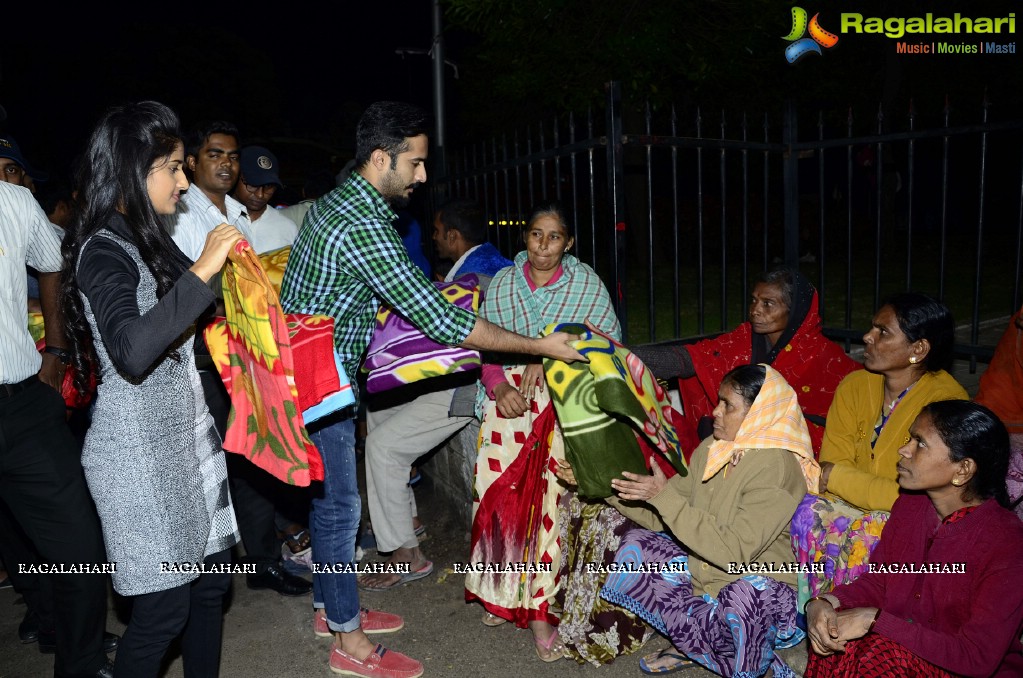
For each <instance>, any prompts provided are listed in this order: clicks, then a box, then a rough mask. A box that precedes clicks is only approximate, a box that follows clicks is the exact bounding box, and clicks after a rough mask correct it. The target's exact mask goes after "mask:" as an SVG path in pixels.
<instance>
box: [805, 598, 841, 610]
mask: <svg viewBox="0 0 1023 678" xmlns="http://www.w3.org/2000/svg"><path fill="white" fill-rule="evenodd" d="M815 600H823V601H824V602H825V603H827V604H828V605H831V607H832V609H834V607H835V604H834V603H832V602H831V601H830V600H828V599H827V598H825V597H824V596H814V597H813V598H811V599H810V600H808V601H806V605H804V606H803V614H806V608H808V607H810V603H812V602H813V601H815Z"/></svg>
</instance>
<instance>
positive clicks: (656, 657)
mask: <svg viewBox="0 0 1023 678" xmlns="http://www.w3.org/2000/svg"><path fill="white" fill-rule="evenodd" d="M663 659H668V660H671V663H670V664H667V665H665V666H662V667H661V668H653V667H651V666H650V663H653V662H658V661H661V660H663ZM648 660H649V662H650V663H647V661H648ZM695 663H696V662H694V661H693V660H692V659H690V658H689V657H687V656H685V655H684V654H679V653H678V652H676V651H675V648H673V647H666V648H664V649H663V650H661V651H660V652H654V653H651V654H648V655H647V656H645V657H643V658H642V659H640V660H639V670H640V671H642V672H643V673H645V674H647V675H651V676H655V675H657V676H659V675H664V674H667V673H677V672H679V671H682V670H683V669H688V668H689V667H690V666H692V665H693V664H695Z"/></svg>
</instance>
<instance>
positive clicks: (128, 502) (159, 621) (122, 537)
mask: <svg viewBox="0 0 1023 678" xmlns="http://www.w3.org/2000/svg"><path fill="white" fill-rule="evenodd" d="M183 164H184V151H183V146H182V143H181V136H180V133H179V131H178V119H177V116H176V115H175V114H174V112H173V111H171V110H170V109H169V108H167V107H166V106H164V105H162V104H159V103H156V102H152V101H145V102H141V103H136V104H128V105H125V106H119V107H116V108H113V109H111V110H109V111H108V112H107V113H106V114H105V115H104V116H103V117H102V118H101V119H100V121H99V123H98V124H97V126H96V128H95V130H94V131H93V133H92V136H91V137H90V139H89V143H88V147H87V149H86V151H85V154H84V156H83V157H82V159H81V161H80V165H79V168H78V173H77V177H76V179H77V181H76V183H77V191H78V194H77V205H76V218H75V220H74V223H73V224H72V226H71V228H70V230H69V232H68V236H67V238H66V239H65V240H64V245H63V255H64V279H63V292H64V295H63V304H64V312H65V318H66V321H65V322H66V324H67V330H68V332H67V334H68V339H69V343H70V349H71V354H72V362H73V364H74V366H75V367H76V368H77V369H78V374H80V375H85V374H88V371H87V370H86V369H84V368H85V364H86V362H87V360H89V359H90V358H91V359H94V360H95V361H96V366H97V368H98V372H99V377H100V383H99V387H98V392H97V398H96V405H95V411H94V413H93V421H92V426H91V428H90V429H89V432H88V434H87V436H86V439H85V446H84V450H83V453H82V466H83V467H84V468H85V476H86V480H87V481H88V484H89V491H90V492H91V494H92V496H93V499H94V501H95V503H96V508H97V510H98V512H99V515H100V521H101V523H102V526H103V536H104V541H105V543H106V549H107V557H108V559H109V560H110V561H112V562H115V563H116V564H117V570H116V572H115V573H114V575H113V583H114V589H115V590H116V591H117V592H118V593H120V594H121V595H124V596H130V597H132V598H133V609H132V614H131V620H130V621H129V623H128V628H127V630H126V631H125V634H124V638H123V640H122V641H121V644H120V647H119V649H118V652H117V659H116V661H115V664H114V673H115V675H116V676H122V677H126V678H127V677H129V676H130V677H131V678H145V677H147V676H156V675H157V673H158V671H159V668H160V663H161V660H162V659H163V656H164V654H165V652H166V650H167V647H168V646H169V645H170V643H171V641H172V640H173V639H174V638H175V637H176V636H178V635H179V634H180V633H181V632H182V631H183V632H184V636H183V641H182V651H183V658H184V668H185V675H186V676H189V677H190V678H191V677H194V676H215V675H217V674H218V671H219V663H220V641H221V627H222V612H223V611H222V599H223V596H224V593H226V591H227V589H228V587H229V585H230V574H229V573H227V572H213V573H203V574H200V572H199V570H200V569H213V570H215V569H217V568H215V567H210V566H213V565H220V566H221V568H223V566H224V565H226V564H229V563H230V548H231V546H233V545H234V544H235V543H237V541H238V536H237V531H238V530H237V524H236V522H235V517H234V511H233V508H232V506H231V498H230V492H229V490H228V485H227V472H226V469H225V465H224V454H223V450H222V449H221V445H220V444H221V441H220V439H219V437H218V436H217V433H216V431H215V430H214V428H213V420H212V419H211V417H210V414H209V411H208V410H207V408H206V403H205V400H204V399H203V395H202V387H201V385H200V382H199V375H198V373H197V372H196V369H195V362H194V359H193V348H192V345H193V339H194V333H195V321H196V319H197V318H198V317H199V316H200V315H201V314H202V313H203V312H204V311H206V309H207V308H208V307H209V306H210V305H211V304H212V303H213V301H214V295H213V292H212V290H211V289H210V288H209V287H208V286H207V284H206V283H207V281H208V280H209V279H210V278H211V277H213V276H214V275H215V274H216V273H217V272H218V271H219V270H220V269H221V267H222V266H223V264H224V261H225V259H226V257H227V253H228V251H229V250H230V248H231V247H233V246H234V244H235V243H236V242H237V241H238V240H239V239H241V234H240V233H239V232H238V231H237V230H236V229H235V228H234V227H232V226H228V225H226V224H222V225H220V226H218V227H217V228H216V229H214V230H213V231H211V232H210V234H209V235H208V237H207V239H206V246H205V248H204V250H203V252H202V254H201V255H200V256H199V259H198V260H197V261H196V262H194V263H193V262H191V261H189V260H188V259H187V258H186V257H185V256H184V255H183V254H182V253H181V251H180V250H179V249H178V248H177V247H176V246H175V245H174V243H173V242H172V241H171V238H170V236H169V235H168V234H167V233H166V232H165V231H164V230H163V229H162V228H161V225H160V224H161V222H160V216H161V215H165V214H173V213H174V211H175V210H176V209H177V204H178V201H179V198H180V195H181V192H182V191H184V190H186V189H187V188H188V180H187V179H186V178H185V176H184V173H183V169H182V166H183Z"/></svg>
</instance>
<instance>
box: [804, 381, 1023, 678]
mask: <svg viewBox="0 0 1023 678" xmlns="http://www.w3.org/2000/svg"><path fill="white" fill-rule="evenodd" d="M909 432H910V441H909V442H908V443H907V444H906V445H904V446H903V447H902V448H901V449H900V450H899V456H900V460H899V463H898V473H899V486H900V487H901V489H902V491H903V492H902V495H901V496H900V497H899V499H898V500H897V501H896V502H895V506H894V507H893V508H892V514H891V518H889V520H888V523H887V525H886V526H885V529H884V532H883V533H882V534H881V540H880V541H879V542H878V545H877V548H876V549H875V550H874V553H873V555H872V556H871V559H870V560H871V562H870V571H869V572H867V573H866V574H864V575H863V576H861V577H860V578H859V579H857V580H856V581H854V582H852V583H850V584H844V585H841V586H837V587H835V589H834V590H833V591H832V592H831V593H828V594H825V595H823V596H818V597H816V598H812V599H811V600H810V602H809V603H807V605H806V616H807V627H808V629H807V630H808V634H809V636H810V646H811V648H812V649H813V652H812V653H810V661H809V664H808V666H807V671H806V676H807V678H819V677H823V676H838V677H845V676H848V677H853V676H856V677H860V676H862V677H865V678H870V677H872V676H879V677H880V676H885V677H887V676H914V677H915V676H922V677H929V676H942V677H944V676H950V675H964V676H992V675H994V676H1020V675H1023V650H1021V646H1020V641H1019V637H1020V632H1021V631H1023V588H1021V587H1019V586H1018V585H1017V582H1019V581H1020V580H1021V579H1023V523H1021V522H1020V520H1019V519H1018V518H1017V517H1016V515H1015V514H1014V513H1012V512H1011V511H1009V510H1008V509H1007V508H1006V507H1007V506H1008V504H1009V499H1008V495H1007V492H1006V488H1005V476H1006V471H1007V469H1008V460H1009V436H1008V434H1007V433H1006V430H1005V427H1004V426H1003V425H1002V424H1001V422H999V421H998V419H997V418H996V417H995V416H994V414H992V412H991V411H990V410H988V409H987V408H986V407H984V406H983V405H978V404H977V403H971V402H968V401H964V400H945V401H938V402H933V403H931V404H929V405H927V406H925V407H924V408H923V410H921V412H920V414H919V416H917V418H916V421H915V422H914V423H913V425H912V426H911V427H910V429H909Z"/></svg>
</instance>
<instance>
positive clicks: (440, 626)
mask: <svg viewBox="0 0 1023 678" xmlns="http://www.w3.org/2000/svg"><path fill="white" fill-rule="evenodd" d="M1002 328H1004V323H1003V324H1002V325H1000V326H998V325H997V324H993V326H992V328H991V330H990V332H991V334H992V336H991V339H990V341H989V342H987V343H990V344H991V345H994V344H995V343H996V342H997V340H998V337H999V336H1000V335H1001V329H1002ZM985 339H986V337H985ZM983 368H984V365H983V364H980V365H978V370H977V372H976V373H974V374H970V373H969V368H968V365H967V364H966V363H958V364H957V365H956V368H955V370H954V372H955V374H956V377H957V378H958V379H959V380H960V382H961V383H962V384H963V385H964V386H965V387H966V388H967V390H968V391H969V392H970V394H971V395H972V394H973V393H975V392H976V384H977V380H978V379H979V376H980V373H981V372H982V371H983ZM426 470H427V473H428V472H429V467H428V466H427V468H426ZM417 498H418V499H419V506H420V510H421V513H422V517H423V518H424V520H425V522H426V524H427V526H428V534H429V535H430V537H429V539H428V540H427V541H426V542H425V544H424V549H425V550H426V551H427V554H428V556H429V557H430V558H432V559H433V560H434V562H435V564H436V567H437V569H436V572H435V574H434V575H433V576H432V577H430V578H428V579H425V580H421V581H418V582H414V583H412V584H410V585H407V586H405V587H403V588H401V589H398V590H394V591H390V592H387V593H366V594H363V598H362V600H363V604H364V605H366V606H370V607H379V608H382V609H386V610H388V611H391V612H397V613H400V614H402V615H404V616H405V620H406V626H405V628H404V629H403V630H401V631H400V632H398V633H395V634H393V635H390V636H383V637H382V638H383V639H384V640H385V643H386V644H387V645H388V646H389V647H393V648H395V649H397V650H400V651H403V652H406V653H408V654H410V655H412V656H414V657H416V658H417V659H419V660H421V661H422V662H423V663H424V664H425V666H426V675H427V676H443V677H448V676H450V677H452V678H480V677H483V676H487V677H490V678H520V677H522V676H530V677H531V678H542V677H544V676H580V677H583V676H597V677H598V678H610V677H613V676H631V677H633V678H635V677H638V676H640V675H642V674H641V673H640V671H639V669H638V668H637V661H638V659H637V658H636V657H623V658H620V659H619V660H617V661H616V662H614V663H613V664H611V665H608V666H604V667H600V668H597V667H593V666H589V665H587V666H578V665H576V664H575V663H573V662H570V661H568V660H566V661H562V662H557V663H555V664H544V663H542V662H540V661H539V660H538V659H537V657H536V655H535V654H534V653H533V650H532V644H531V642H530V635H529V633H528V632H526V631H519V630H516V629H515V628H513V627H511V626H510V625H504V626H501V627H498V628H487V627H484V626H483V625H482V624H481V623H480V621H479V620H480V614H481V613H480V608H478V607H477V606H471V605H467V604H465V603H464V602H463V596H462V591H463V589H462V577H461V576H460V575H455V574H453V573H452V572H451V565H452V563H454V562H456V561H459V560H462V559H464V558H465V553H466V550H467V535H466V534H465V529H464V526H462V525H460V524H458V523H457V519H456V518H455V517H454V516H455V514H454V512H453V511H451V510H450V508H449V507H447V506H445V505H444V503H443V502H442V501H440V500H438V498H437V497H436V496H435V495H434V494H433V491H432V488H431V487H430V485H429V482H428V479H427V482H424V483H423V485H422V486H421V489H418V490H417ZM24 609H25V608H24V605H23V604H22V603H21V599H20V597H19V596H17V595H16V594H15V593H14V592H13V591H12V590H10V589H7V590H4V591H0V678H42V677H44V676H50V675H52V671H53V660H52V657H50V656H46V655H41V654H39V652H38V651H37V649H36V646H35V645H21V644H19V643H18V640H17V633H16V632H17V626H18V623H19V622H20V621H21V618H22V615H23V614H24ZM126 619H127V616H126V614H125V610H124V605H123V601H120V600H119V599H115V597H114V596H113V594H111V612H110V616H109V620H108V626H107V628H108V629H109V630H111V631H114V632H121V631H123V629H124V621H125V620H126ZM311 624H312V609H311V596H306V597H304V598H283V597H281V596H278V595H277V594H275V593H272V592H266V591H259V592H256V591H250V590H248V589H247V588H246V587H245V580H244V577H243V576H242V575H236V576H235V582H234V587H233V591H232V595H231V599H230V601H229V604H228V606H227V611H226V614H225V617H224V654H223V661H222V671H221V675H222V676H225V677H226V678H234V677H236V676H237V677H242V676H245V677H249V676H260V677H267V678H273V677H278V676H279V677H281V678H284V677H291V676H327V675H331V674H330V672H329V671H328V669H327V660H328V656H329V648H330V641H329V640H326V639H318V638H316V637H315V636H313V633H312V629H311ZM665 646H666V643H665V641H664V640H662V639H655V640H653V641H651V642H650V644H649V645H648V648H647V649H650V650H655V649H660V648H662V647H665ZM784 656H785V658H786V661H788V662H789V663H790V665H791V666H793V668H795V669H797V670H800V671H801V670H802V669H803V667H804V666H805V663H806V650H805V648H803V647H800V648H795V649H793V650H788V651H786V652H785V653H784ZM181 675H182V671H181V660H180V657H175V658H173V659H172V661H171V662H170V663H169V666H168V669H167V671H166V676H170V677H174V678H176V677H178V676H181ZM675 675H678V676H680V678H696V677H697V676H700V677H701V678H702V677H704V676H710V675H712V674H710V673H709V672H706V671H703V670H702V669H691V670H688V671H686V672H683V673H678V674H675Z"/></svg>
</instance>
